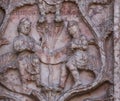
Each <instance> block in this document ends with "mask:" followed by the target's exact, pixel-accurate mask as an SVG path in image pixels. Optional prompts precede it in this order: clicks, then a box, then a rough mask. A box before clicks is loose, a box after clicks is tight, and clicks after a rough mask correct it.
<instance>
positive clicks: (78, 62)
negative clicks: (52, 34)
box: [66, 21, 88, 86]
mask: <svg viewBox="0 0 120 101" xmlns="http://www.w3.org/2000/svg"><path fill="white" fill-rule="evenodd" d="M68 31H69V34H70V35H71V36H72V42H71V50H72V51H73V55H72V56H71V57H70V58H69V60H68V62H67V64H66V66H67V67H68V68H69V70H70V72H71V74H72V75H73V78H74V80H75V84H74V86H79V85H81V84H82V83H81V81H80V76H79V72H78V69H84V68H85V66H86V65H87V61H88V58H87V54H86V50H87V48H88V43H87V40H86V37H85V36H84V35H81V33H80V29H79V27H78V23H77V22H75V21H71V22H69V24H68Z"/></svg>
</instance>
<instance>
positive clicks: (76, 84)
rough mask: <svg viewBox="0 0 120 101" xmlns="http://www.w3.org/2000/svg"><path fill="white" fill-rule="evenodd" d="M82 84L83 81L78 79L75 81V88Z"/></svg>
mask: <svg viewBox="0 0 120 101" xmlns="http://www.w3.org/2000/svg"><path fill="white" fill-rule="evenodd" d="M81 85H82V82H81V81H77V82H75V84H74V85H73V88H74V87H78V86H81Z"/></svg>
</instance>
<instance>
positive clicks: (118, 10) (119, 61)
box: [114, 0, 120, 101]
mask: <svg viewBox="0 0 120 101" xmlns="http://www.w3.org/2000/svg"><path fill="white" fill-rule="evenodd" d="M114 11H115V12H114V57H115V63H114V98H115V101H120V82H119V81H120V29H119V28H120V25H119V22H120V1H119V0H116V1H115V6H114Z"/></svg>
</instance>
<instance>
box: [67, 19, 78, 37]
mask: <svg viewBox="0 0 120 101" xmlns="http://www.w3.org/2000/svg"><path fill="white" fill-rule="evenodd" d="M68 32H69V34H70V35H71V36H72V37H73V38H77V37H78V36H79V33H80V29H79V25H78V23H77V22H76V21H70V22H69V23H68Z"/></svg>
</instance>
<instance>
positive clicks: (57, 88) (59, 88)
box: [53, 86, 63, 92]
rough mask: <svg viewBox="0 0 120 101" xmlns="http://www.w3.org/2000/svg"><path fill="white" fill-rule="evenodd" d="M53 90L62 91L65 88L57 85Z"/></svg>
mask: <svg viewBox="0 0 120 101" xmlns="http://www.w3.org/2000/svg"><path fill="white" fill-rule="evenodd" d="M53 90H54V91H56V92H61V91H62V90H63V88H61V87H57V86H56V87H54V88H53Z"/></svg>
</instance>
